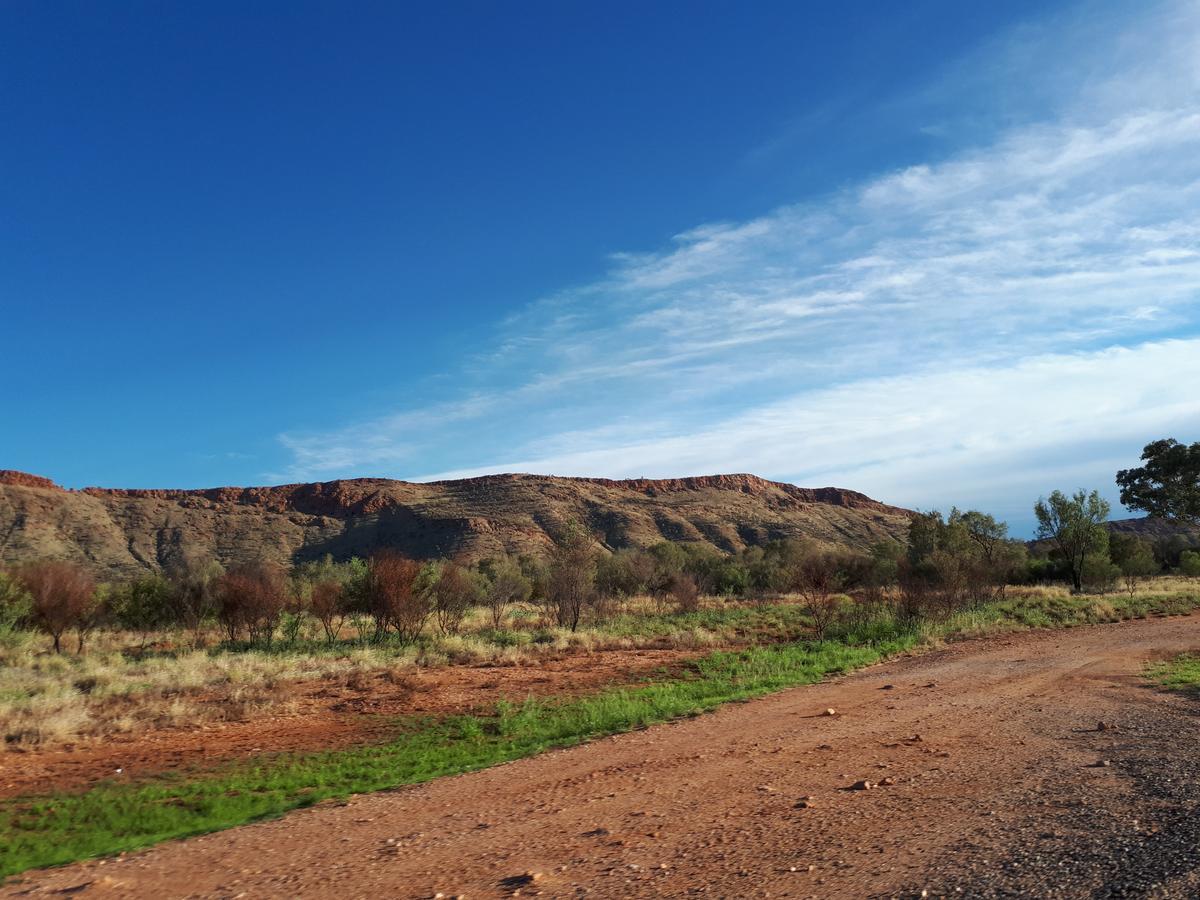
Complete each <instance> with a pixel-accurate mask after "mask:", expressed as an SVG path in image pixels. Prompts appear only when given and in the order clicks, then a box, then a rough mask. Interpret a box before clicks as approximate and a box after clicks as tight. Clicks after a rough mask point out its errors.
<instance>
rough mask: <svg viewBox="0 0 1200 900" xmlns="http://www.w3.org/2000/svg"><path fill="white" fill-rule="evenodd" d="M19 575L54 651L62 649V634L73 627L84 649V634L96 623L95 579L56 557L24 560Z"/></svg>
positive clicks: (35, 618)
mask: <svg viewBox="0 0 1200 900" xmlns="http://www.w3.org/2000/svg"><path fill="white" fill-rule="evenodd" d="M18 578H19V579H20V581H21V583H22V584H23V585H24V586H25V590H26V591H28V593H29V598H30V601H31V611H30V615H31V618H32V619H33V623H34V625H36V626H37V627H38V628H39V629H40V630H41V631H43V632H45V633H46V634H48V635H50V638H51V640H52V641H53V642H54V652H55V653H61V652H62V636H63V634H64V633H65V632H66V631H68V630H69V629H72V628H74V629H75V631H76V633H77V634H78V637H79V645H78V649H77V652H80V653H82V652H83V642H84V638H85V636H86V635H87V634H88V632H89V631H91V630H92V628H94V627H95V626H96V624H97V620H98V618H99V612H100V604H99V601H98V599H97V596H96V582H95V581H94V580H93V579H92V576H91V575H90V574H88V572H87V571H86V570H85V569H83V568H81V567H80V566H77V565H75V564H74V563H70V562H65V561H56V560H46V561H43V562H32V563H27V564H26V565H24V566H22V567H21V568H20V569H19V570H18Z"/></svg>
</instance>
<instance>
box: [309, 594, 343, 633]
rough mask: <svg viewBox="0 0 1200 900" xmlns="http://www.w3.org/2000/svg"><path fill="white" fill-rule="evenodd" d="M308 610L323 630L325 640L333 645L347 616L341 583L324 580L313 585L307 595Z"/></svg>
mask: <svg viewBox="0 0 1200 900" xmlns="http://www.w3.org/2000/svg"><path fill="white" fill-rule="evenodd" d="M308 608H309V610H310V611H311V612H312V614H313V617H314V618H315V619H316V620H317V621H318V622H320V623H321V627H322V628H323V629H325V639H326V640H328V641H329V642H330V643H333V641H335V640H336V639H337V636H338V633H339V632H340V631H341V630H342V623H344V622H345V621H346V616H347V615H348V614H349V609H348V608H347V604H346V591H345V589H344V588H343V586H342V585H341V583H339V582H337V581H333V580H331V579H326V580H323V581H318V582H317V583H316V584H314V585H313V586H312V591H311V593H310V594H309V598H308Z"/></svg>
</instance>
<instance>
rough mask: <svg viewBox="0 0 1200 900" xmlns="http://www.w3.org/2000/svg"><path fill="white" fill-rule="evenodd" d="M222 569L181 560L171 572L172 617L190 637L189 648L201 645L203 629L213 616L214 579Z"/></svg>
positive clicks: (215, 597) (214, 600)
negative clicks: (190, 644) (190, 645)
mask: <svg viewBox="0 0 1200 900" xmlns="http://www.w3.org/2000/svg"><path fill="white" fill-rule="evenodd" d="M222 571H223V570H222V569H221V566H220V564H219V563H217V562H214V561H212V560H207V561H205V560H197V559H185V560H184V561H183V562H182V563H180V564H179V565H177V566H175V567H174V568H172V569H171V570H170V571H169V572H168V573H167V577H168V579H169V580H170V582H171V605H172V617H173V618H174V620H175V622H177V623H178V624H180V625H182V626H183V627H184V628H185V629H187V631H189V632H190V633H191V635H192V646H193V647H200V646H202V645H203V644H204V628H205V625H207V624H208V622H209V621H210V620H211V619H213V618H214V617H215V616H216V614H217V606H218V603H217V579H218V578H219V577H220V576H221V573H222Z"/></svg>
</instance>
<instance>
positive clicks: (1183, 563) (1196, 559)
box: [1179, 550, 1200, 578]
mask: <svg viewBox="0 0 1200 900" xmlns="http://www.w3.org/2000/svg"><path fill="white" fill-rule="evenodd" d="M1179 574H1180V575H1183V576H1184V577H1186V578H1200V550H1182V551H1180V553H1179Z"/></svg>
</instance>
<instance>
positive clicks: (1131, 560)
mask: <svg viewBox="0 0 1200 900" xmlns="http://www.w3.org/2000/svg"><path fill="white" fill-rule="evenodd" d="M1108 549H1109V554H1110V555H1111V556H1112V561H1113V562H1114V563H1116V564H1117V566H1118V567H1119V568H1120V571H1121V576H1122V578H1123V579H1124V581H1125V589H1126V590H1127V591H1129V596H1130V597H1132V596H1133V595H1134V593H1135V592H1136V591H1137V586H1138V582H1139V581H1141V580H1142V579H1143V578H1146V577H1149V576H1150V575H1153V574H1155V573H1156V572H1158V569H1159V565H1158V560H1157V559H1155V558H1154V548H1153V547H1151V546H1150V544H1148V543H1147V542H1146V541H1143V540H1141V539H1140V538H1136V537H1132V536H1128V535H1122V534H1114V535H1113V536H1112V537H1111V539H1110V541H1109V547H1108Z"/></svg>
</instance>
